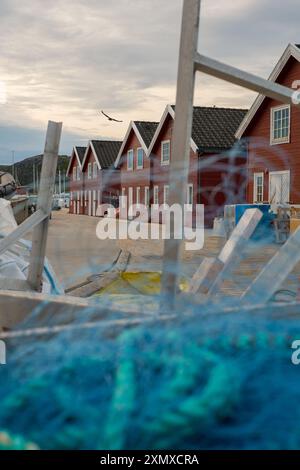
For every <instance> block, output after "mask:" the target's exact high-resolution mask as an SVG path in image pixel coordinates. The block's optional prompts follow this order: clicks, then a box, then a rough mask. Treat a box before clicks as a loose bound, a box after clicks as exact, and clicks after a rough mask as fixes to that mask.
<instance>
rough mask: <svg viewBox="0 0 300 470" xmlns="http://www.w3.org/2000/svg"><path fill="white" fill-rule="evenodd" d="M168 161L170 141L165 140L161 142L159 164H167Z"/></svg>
mask: <svg viewBox="0 0 300 470" xmlns="http://www.w3.org/2000/svg"><path fill="white" fill-rule="evenodd" d="M169 163H170V141H169V140H166V141H165V142H162V143H161V164H162V165H169Z"/></svg>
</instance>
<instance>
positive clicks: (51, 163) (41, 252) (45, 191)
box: [28, 121, 62, 292]
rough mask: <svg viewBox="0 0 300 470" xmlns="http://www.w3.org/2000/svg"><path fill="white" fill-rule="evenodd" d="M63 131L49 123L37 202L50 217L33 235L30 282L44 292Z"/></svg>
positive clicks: (36, 228)
mask: <svg viewBox="0 0 300 470" xmlns="http://www.w3.org/2000/svg"><path fill="white" fill-rule="evenodd" d="M61 131H62V123H55V122H51V121H49V123H48V130H47V135H46V144H45V151H44V157H43V166H42V173H41V179H40V189H39V194H38V200H37V210H41V211H43V212H44V213H45V214H47V215H48V217H46V218H45V219H44V220H43V221H42V222H41V223H40V224H39V225H37V226H36V227H35V229H34V231H33V235H32V250H31V257H30V265H29V272H28V282H29V284H30V286H31V287H32V289H34V290H36V291H37V292H41V291H42V285H43V269H44V263H45V255H46V243H47V235H48V225H49V217H50V214H51V208H52V198H53V191H54V185H55V176H56V169H57V161H58V150H59V143H60V137H61Z"/></svg>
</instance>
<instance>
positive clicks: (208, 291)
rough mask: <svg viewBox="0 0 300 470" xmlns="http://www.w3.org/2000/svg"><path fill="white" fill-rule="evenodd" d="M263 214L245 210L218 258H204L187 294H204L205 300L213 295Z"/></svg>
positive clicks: (255, 210) (258, 211)
mask: <svg viewBox="0 0 300 470" xmlns="http://www.w3.org/2000/svg"><path fill="white" fill-rule="evenodd" d="M262 216H263V214H262V212H261V211H260V210H259V209H247V210H246V211H245V213H244V214H243V216H242V218H241V219H240V221H239V223H238V224H237V226H236V227H235V229H234V230H233V232H232V234H231V236H230V238H229V240H228V241H227V242H226V244H225V246H224V248H223V249H222V251H221V253H220V254H219V256H218V258H205V259H204V260H203V261H202V263H201V264H200V266H199V268H198V270H197V271H196V273H195V274H194V276H193V279H192V282H191V284H190V288H189V292H191V293H193V294H205V295H206V298H209V297H212V296H213V295H215V294H216V293H217V291H218V289H219V287H220V285H221V283H222V282H223V280H224V278H225V276H226V274H228V273H229V272H230V270H231V269H232V268H233V266H234V265H235V263H236V260H237V259H239V253H240V252H241V251H242V249H243V247H244V245H245V244H246V242H247V240H249V238H250V237H251V235H252V234H253V232H254V231H255V229H256V227H257V226H258V224H259V222H260V221H261V218H262Z"/></svg>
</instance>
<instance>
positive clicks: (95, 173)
mask: <svg viewBox="0 0 300 470" xmlns="http://www.w3.org/2000/svg"><path fill="white" fill-rule="evenodd" d="M97 175H98V166H97V163H96V162H94V163H93V178H97Z"/></svg>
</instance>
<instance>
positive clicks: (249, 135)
mask: <svg viewBox="0 0 300 470" xmlns="http://www.w3.org/2000/svg"><path fill="white" fill-rule="evenodd" d="M269 79H270V80H272V81H273V82H276V83H279V84H281V85H285V86H287V87H289V88H295V90H296V89H299V86H300V82H299V81H298V80H299V79H300V46H297V45H294V44H290V45H289V46H288V47H287V48H286V50H285V51H284V53H283V55H282V56H281V58H280V59H279V61H278V63H277V64H276V66H275V68H274V70H273V71H272V73H271V75H270V77H269ZM297 81H298V82H297ZM236 137H237V138H239V139H243V141H244V142H245V145H246V148H247V160H248V164H247V169H248V184H247V195H246V196H247V201H248V202H249V203H253V202H254V203H261V202H270V203H273V204H278V203H286V202H291V203H293V204H300V158H299V151H300V115H299V110H298V108H296V107H291V106H289V105H283V104H282V103H279V102H278V101H275V100H272V99H270V98H266V97H264V96H262V95H259V96H258V97H257V98H256V100H255V102H254V103H253V105H252V107H251V109H250V110H249V113H248V114H247V115H246V117H245V118H244V120H243V121H242V123H241V125H240V127H239V129H238V131H237V134H236Z"/></svg>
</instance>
